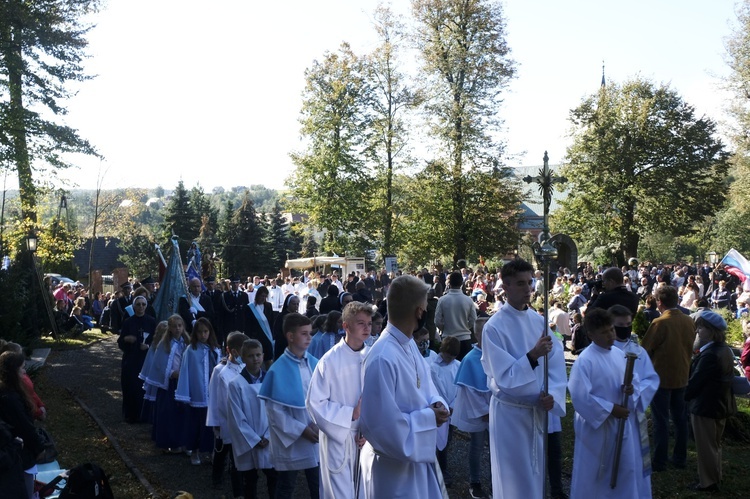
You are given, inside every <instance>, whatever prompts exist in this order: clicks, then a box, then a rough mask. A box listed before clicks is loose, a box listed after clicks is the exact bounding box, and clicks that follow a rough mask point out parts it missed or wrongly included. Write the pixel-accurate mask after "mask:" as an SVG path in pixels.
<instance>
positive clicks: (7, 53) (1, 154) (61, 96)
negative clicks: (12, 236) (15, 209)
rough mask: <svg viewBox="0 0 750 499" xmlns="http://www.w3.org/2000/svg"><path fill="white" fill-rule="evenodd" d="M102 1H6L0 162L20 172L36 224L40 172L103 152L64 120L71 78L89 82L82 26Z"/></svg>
mask: <svg viewBox="0 0 750 499" xmlns="http://www.w3.org/2000/svg"><path fill="white" fill-rule="evenodd" d="M98 7H99V1H98V0H39V1H33V2H30V1H22V0H7V1H4V2H0V159H2V160H3V163H6V164H12V165H13V166H12V167H13V168H14V169H15V170H16V172H17V175H18V185H19V189H20V193H21V210H22V216H23V217H24V218H28V219H30V220H32V221H36V210H35V207H36V186H35V183H34V178H33V172H34V169H36V170H38V171H44V166H45V165H46V166H49V167H51V169H50V170H49V172H50V173H52V174H54V172H55V171H56V170H57V169H59V168H64V167H67V166H69V163H68V161H67V160H66V158H65V157H64V155H65V154H66V153H82V154H89V155H97V153H96V151H95V149H94V148H93V147H92V146H91V144H89V143H88V142H87V141H86V140H84V139H83V138H81V137H80V136H79V135H78V132H77V131H76V130H75V129H73V128H71V127H69V126H66V125H64V124H61V123H59V121H55V120H54V117H60V116H64V115H65V114H66V108H65V105H64V101H65V100H66V99H67V98H69V97H70V96H71V95H72V93H71V91H70V90H68V89H67V88H66V84H67V83H68V82H70V81H85V80H87V79H88V78H89V77H88V76H86V75H85V73H84V71H83V65H82V61H83V59H84V57H85V53H84V50H85V48H86V46H87V44H88V42H87V40H86V35H87V33H88V31H89V29H90V28H91V27H90V26H88V25H85V24H84V23H83V22H82V18H83V17H84V16H86V15H87V14H90V13H92V12H95V11H96V10H97V9H98Z"/></svg>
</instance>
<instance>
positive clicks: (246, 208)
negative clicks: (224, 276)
mask: <svg viewBox="0 0 750 499" xmlns="http://www.w3.org/2000/svg"><path fill="white" fill-rule="evenodd" d="M227 229H228V230H227ZM225 230H226V236H227V239H226V240H225V241H224V251H223V259H224V263H225V265H226V269H227V272H228V273H237V274H243V275H250V274H258V273H263V271H264V270H266V268H267V266H268V262H267V261H266V260H265V258H264V249H263V239H264V233H263V230H262V228H261V226H260V223H259V220H258V215H257V214H256V212H255V207H254V206H253V201H252V199H250V195H249V193H247V192H246V193H245V197H244V198H243V200H242V204H241V205H240V207H239V208H238V209H237V210H235V211H234V212H233V213H232V218H231V219H230V220H229V221H228V226H227V227H226V228H225Z"/></svg>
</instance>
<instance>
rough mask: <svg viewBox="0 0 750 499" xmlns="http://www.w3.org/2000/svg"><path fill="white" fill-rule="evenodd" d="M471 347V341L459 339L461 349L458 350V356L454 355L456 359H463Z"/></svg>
mask: <svg viewBox="0 0 750 499" xmlns="http://www.w3.org/2000/svg"><path fill="white" fill-rule="evenodd" d="M471 348H472V342H471V340H470V339H469V340H461V350H460V351H459V352H458V357H456V360H458V361H461V360H464V357H466V354H467V353H469V352H471Z"/></svg>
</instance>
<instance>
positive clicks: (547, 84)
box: [8, 0, 736, 191]
mask: <svg viewBox="0 0 750 499" xmlns="http://www.w3.org/2000/svg"><path fill="white" fill-rule="evenodd" d="M377 3H378V1H377V0H313V1H310V0H287V1H286V2H249V1H247V0H212V1H211V2H206V1H204V0H202V1H197V0H106V4H105V6H104V8H103V10H101V11H100V12H99V13H97V14H96V15H94V16H93V17H92V21H93V22H94V23H95V24H96V27H95V28H94V29H93V30H92V31H91V32H90V35H89V42H90V43H89V48H88V53H89V55H90V57H89V59H88V60H87V61H86V65H85V67H86V69H87V71H88V73H90V74H93V75H96V78H94V79H93V80H90V81H86V82H84V83H82V84H80V85H78V86H77V87H76V88H75V90H76V92H77V93H76V96H75V97H74V98H72V99H71V100H70V101H69V103H68V110H69V114H68V115H67V116H66V117H65V123H66V124H68V125H70V126H73V127H75V128H77V129H78V130H79V132H80V134H81V135H82V136H83V137H85V138H87V139H88V140H89V141H90V142H91V143H92V144H93V145H94V146H95V147H96V148H97V149H98V150H99V151H100V153H101V154H102V155H103V156H104V157H105V159H104V160H103V161H100V160H99V159H94V158H85V157H80V156H78V157H74V158H73V162H74V163H75V164H76V165H78V167H77V168H73V169H69V170H66V171H62V172H60V173H59V174H58V175H59V177H60V178H61V179H62V180H63V181H64V182H66V183H67V187H80V188H94V187H95V186H96V184H97V179H98V178H99V176H101V178H102V186H103V187H104V188H105V189H111V188H121V187H156V186H157V185H161V186H162V187H164V188H166V189H171V188H173V187H174V186H175V185H176V184H177V182H178V181H179V180H183V181H184V183H185V185H186V187H188V188H190V187H192V186H194V185H200V186H202V187H203V188H204V189H205V190H207V191H210V190H211V189H213V188H214V187H217V186H222V187H225V188H229V187H232V186H238V185H245V186H249V185H251V184H262V185H265V186H266V187H270V188H277V189H278V188H283V186H284V181H285V179H286V178H287V177H288V176H289V175H290V174H292V172H293V169H294V165H293V164H292V162H291V160H290V159H289V153H290V152H293V151H299V150H301V148H302V147H303V143H302V142H301V138H300V133H299V129H300V125H299V121H298V120H299V116H300V109H301V106H302V90H303V88H304V71H305V69H306V68H307V67H309V66H310V65H311V64H312V62H313V61H314V60H316V59H318V60H320V59H322V57H323V55H324V53H325V52H326V51H335V50H336V49H337V48H338V47H339V45H340V43H341V42H342V41H347V42H349V43H350V44H351V46H352V48H353V50H354V52H355V53H357V54H364V53H366V52H369V51H372V50H373V49H374V48H375V47H376V46H377V38H376V35H375V33H374V30H373V29H372V12H373V11H374V9H375V7H376V5H377ZM503 5H504V8H505V17H506V22H507V41H508V44H509V46H510V48H511V51H512V53H511V56H512V58H513V59H514V60H515V61H516V62H517V75H516V78H515V79H514V80H513V81H512V83H511V84H510V85H509V87H508V88H507V90H506V91H505V92H504V94H503V95H504V103H503V105H502V107H501V108H499V109H498V113H499V114H500V116H501V117H502V118H503V119H504V121H505V130H504V131H503V134H502V135H501V137H502V138H503V139H504V140H505V141H506V142H507V148H506V153H507V154H508V158H507V159H506V164H507V165H508V166H513V167H518V166H537V165H541V162H542V161H541V160H542V156H543V154H544V151H545V150H546V151H548V152H549V157H550V163H551V164H557V163H559V162H560V161H562V159H563V158H564V155H565V150H566V146H567V145H569V143H570V141H569V139H567V137H566V134H567V132H568V129H569V124H568V121H567V118H568V112H569V111H570V109H572V108H574V107H576V106H577V105H578V104H579V103H580V102H581V100H582V99H583V98H584V97H585V96H587V95H590V94H591V93H593V92H596V90H597V89H598V87H599V84H600V81H601V76H602V61H604V65H605V72H606V77H607V79H608V80H612V81H615V82H623V81H625V80H626V79H628V78H632V77H635V76H641V77H644V78H648V79H651V80H653V81H655V82H657V83H668V84H670V85H671V87H672V88H674V89H675V90H677V92H678V93H679V94H680V95H681V96H682V97H683V98H684V99H685V100H686V101H687V102H689V103H690V104H692V105H694V106H695V107H696V109H697V111H698V113H699V114H707V115H709V116H711V117H713V118H714V119H716V120H722V119H723V113H722V108H723V107H724V100H725V99H726V94H724V93H723V92H722V91H721V90H720V88H719V83H720V79H721V77H722V76H726V74H727V72H728V68H727V65H726V61H725V57H726V56H725V50H724V42H725V40H726V38H727V37H728V36H729V35H730V34H731V30H732V26H734V24H735V23H736V16H735V5H736V2H735V1H734V0H712V1H710V2H708V1H705V0H631V1H629V2H614V1H602V0H568V1H560V0H506V1H505V2H503ZM392 8H393V10H394V11H396V12H399V13H403V14H406V15H408V14H409V13H410V2H409V1H408V0H393V1H392ZM409 61H410V63H411V64H416V63H415V62H414V58H410V59H409ZM415 149H417V150H418V149H419V144H415ZM58 184H60V185H61V184H62V182H58ZM61 186H62V185H61ZM8 187H9V188H11V186H10V182H9V185H8Z"/></svg>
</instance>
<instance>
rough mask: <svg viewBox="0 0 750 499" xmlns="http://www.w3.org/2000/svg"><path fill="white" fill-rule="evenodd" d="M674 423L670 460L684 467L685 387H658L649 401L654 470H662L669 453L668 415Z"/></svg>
mask: <svg viewBox="0 0 750 499" xmlns="http://www.w3.org/2000/svg"><path fill="white" fill-rule="evenodd" d="M670 415H671V416H672V423H673V424H674V428H675V429H674V436H675V442H674V451H673V453H672V462H673V463H674V464H675V466H678V467H684V466H685V464H686V462H687V438H688V420H687V409H686V406H685V388H673V389H670V388H659V389H658V390H657V391H656V395H654V399H653V400H652V401H651V416H652V418H653V423H654V458H653V460H652V463H651V464H652V466H653V468H654V470H660V469H661V470H663V469H664V468H665V467H666V465H667V455H668V454H669V417H670Z"/></svg>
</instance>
